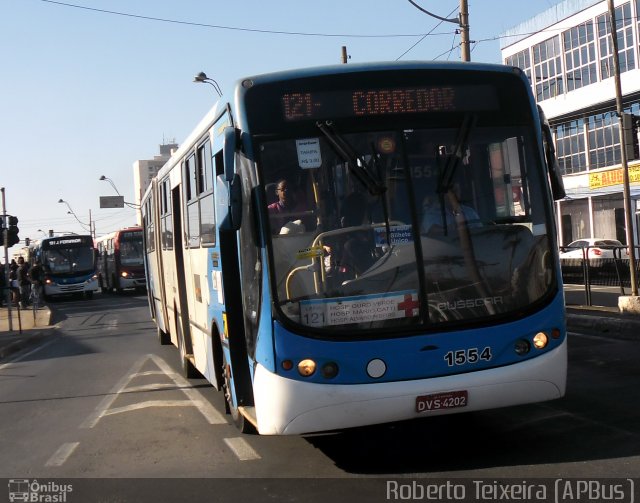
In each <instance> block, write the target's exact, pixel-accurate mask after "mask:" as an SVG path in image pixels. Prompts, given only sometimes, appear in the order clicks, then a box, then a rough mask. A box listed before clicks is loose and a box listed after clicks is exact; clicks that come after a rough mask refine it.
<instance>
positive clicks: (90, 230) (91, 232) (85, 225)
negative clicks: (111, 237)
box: [58, 199, 95, 238]
mask: <svg viewBox="0 0 640 503" xmlns="http://www.w3.org/2000/svg"><path fill="white" fill-rule="evenodd" d="M58 202H59V203H64V204H66V205H67V208H69V211H68V212H67V213H68V214H70V215H73V217H74V218H75V219H76V220H77V221H78V223H79V224H80V225H81V226H82V227H83V228H84V229H85V230H86V228H87V224H85V223H84V222H82V221H81V220H80V219H79V218H78V215H76V213H75V211H73V208H71V206H70V205H69V203H68V202H67V201H65V200H64V199H59V200H58ZM89 234H91V237H92V238H95V229H94V228H93V222H92V221H91V209H89Z"/></svg>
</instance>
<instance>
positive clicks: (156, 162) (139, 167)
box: [133, 143, 178, 225]
mask: <svg viewBox="0 0 640 503" xmlns="http://www.w3.org/2000/svg"><path fill="white" fill-rule="evenodd" d="M176 150H178V144H177V143H163V144H162V145H160V155H156V156H154V157H153V159H145V160H138V161H136V162H134V163H133V188H134V197H135V204H136V207H137V208H138V210H137V211H136V221H137V224H138V225H142V214H141V212H140V201H141V200H142V195H143V194H144V192H145V190H147V187H148V186H149V184H150V183H151V180H152V179H153V177H154V176H156V173H157V172H158V171H160V168H161V167H162V166H164V164H165V163H166V162H167V161H168V160H169V158H170V157H171V154H172V153H173V152H174V151H176Z"/></svg>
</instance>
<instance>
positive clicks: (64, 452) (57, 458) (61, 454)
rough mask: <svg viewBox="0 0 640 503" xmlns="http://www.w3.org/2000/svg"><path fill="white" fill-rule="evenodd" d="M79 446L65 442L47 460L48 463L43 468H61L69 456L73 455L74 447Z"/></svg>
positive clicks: (77, 443) (75, 443)
mask: <svg viewBox="0 0 640 503" xmlns="http://www.w3.org/2000/svg"><path fill="white" fill-rule="evenodd" d="M78 445H80V442H67V443H66V444H62V445H61V446H60V448H59V449H58V450H57V451H56V452H55V453H54V454H53V456H51V457H50V458H49V461H47V462H46V463H45V466H62V465H63V464H64V463H65V461H66V460H67V459H69V456H71V454H73V451H75V450H76V447H78Z"/></svg>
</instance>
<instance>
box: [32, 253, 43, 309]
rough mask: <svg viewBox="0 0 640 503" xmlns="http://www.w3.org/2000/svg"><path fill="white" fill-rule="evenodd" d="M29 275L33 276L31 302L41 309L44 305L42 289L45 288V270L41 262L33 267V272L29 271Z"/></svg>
mask: <svg viewBox="0 0 640 503" xmlns="http://www.w3.org/2000/svg"><path fill="white" fill-rule="evenodd" d="M29 275H30V276H31V296H30V298H31V301H32V302H33V303H34V304H35V305H36V307H39V305H40V304H41V303H42V289H43V286H44V269H43V268H42V265H41V264H40V261H39V260H37V261H36V263H35V264H34V265H33V267H32V268H31V270H30V271H29Z"/></svg>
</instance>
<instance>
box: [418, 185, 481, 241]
mask: <svg viewBox="0 0 640 503" xmlns="http://www.w3.org/2000/svg"><path fill="white" fill-rule="evenodd" d="M458 216H463V217H464V222H465V223H466V225H467V227H479V226H480V225H481V224H480V217H479V216H478V213H476V210H474V209H473V208H472V207H471V206H467V205H466V204H463V203H462V199H461V191H460V184H459V183H458V182H455V183H454V184H453V185H452V187H451V188H450V189H449V190H448V191H447V192H446V193H445V194H443V195H442V197H438V194H435V193H431V194H427V195H426V196H425V197H424V199H423V201H422V232H423V233H424V234H434V233H436V234H445V235H447V234H450V233H451V232H452V231H453V232H455V230H456V229H457V223H456V222H457V221H458V220H460V219H458V218H456V217H458Z"/></svg>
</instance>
